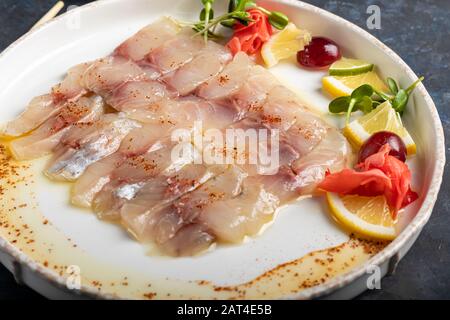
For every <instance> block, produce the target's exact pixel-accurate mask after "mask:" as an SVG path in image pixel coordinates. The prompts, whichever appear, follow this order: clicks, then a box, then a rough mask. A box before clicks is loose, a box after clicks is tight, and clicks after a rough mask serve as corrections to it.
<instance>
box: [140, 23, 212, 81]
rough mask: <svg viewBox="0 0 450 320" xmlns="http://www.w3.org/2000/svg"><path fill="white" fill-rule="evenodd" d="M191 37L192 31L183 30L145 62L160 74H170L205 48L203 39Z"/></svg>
mask: <svg viewBox="0 0 450 320" xmlns="http://www.w3.org/2000/svg"><path fill="white" fill-rule="evenodd" d="M193 35H194V33H193V31H192V30H183V32H181V34H180V35H178V36H177V37H175V38H173V39H170V40H169V41H167V42H166V43H164V44H163V45H162V46H161V47H159V48H157V49H156V50H154V51H153V52H152V53H151V54H150V55H149V56H148V57H147V61H148V62H149V63H150V65H152V66H153V67H154V68H155V69H156V70H158V71H159V72H160V73H161V74H166V73H169V72H172V71H174V70H176V69H178V68H180V67H181V66H183V65H185V64H186V63H189V62H191V61H192V59H194V57H195V56H196V55H197V54H198V53H199V52H201V50H202V49H203V48H204V47H205V42H204V41H203V38H201V37H194V36H193Z"/></svg>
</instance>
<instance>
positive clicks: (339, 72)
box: [329, 58, 374, 76]
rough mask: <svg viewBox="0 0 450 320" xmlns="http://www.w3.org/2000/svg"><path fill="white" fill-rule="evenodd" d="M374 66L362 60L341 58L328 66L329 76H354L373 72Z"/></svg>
mask: <svg viewBox="0 0 450 320" xmlns="http://www.w3.org/2000/svg"><path fill="white" fill-rule="evenodd" d="M373 67H374V65H373V64H372V63H368V62H365V61H362V60H356V59H347V58H342V59H341V60H338V61H336V62H335V63H333V64H332V65H331V66H330V70H329V73H330V76H356V75H358V74H363V73H366V72H370V71H372V70H373Z"/></svg>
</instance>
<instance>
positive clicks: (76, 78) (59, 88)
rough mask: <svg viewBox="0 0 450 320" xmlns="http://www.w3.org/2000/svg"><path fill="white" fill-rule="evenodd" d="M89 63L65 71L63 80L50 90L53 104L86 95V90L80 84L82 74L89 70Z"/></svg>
mask: <svg viewBox="0 0 450 320" xmlns="http://www.w3.org/2000/svg"><path fill="white" fill-rule="evenodd" d="M90 65H91V63H89V62H88V63H81V64H79V65H76V66H74V67H72V68H70V69H69V71H67V76H66V77H65V79H64V80H63V81H62V82H61V83H59V84H57V85H56V86H54V87H53V88H52V95H53V99H54V101H55V103H58V102H61V101H66V100H69V99H72V100H73V99H77V98H79V97H80V96H81V95H83V94H86V90H85V89H84V88H83V86H82V84H81V79H82V77H83V74H84V73H85V72H86V70H87V69H88V68H89V66H90Z"/></svg>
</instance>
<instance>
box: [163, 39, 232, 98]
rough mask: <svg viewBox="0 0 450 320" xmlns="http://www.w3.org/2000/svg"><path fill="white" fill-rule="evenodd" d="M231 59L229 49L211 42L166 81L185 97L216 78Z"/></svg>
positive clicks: (167, 77) (166, 77) (169, 75)
mask: <svg viewBox="0 0 450 320" xmlns="http://www.w3.org/2000/svg"><path fill="white" fill-rule="evenodd" d="M231 58H232V56H231V54H230V52H229V51H228V50H227V49H225V48H224V47H223V46H220V45H218V44H217V43H214V42H211V41H210V42H208V44H207V45H206V46H204V47H203V49H202V50H201V51H200V52H199V53H198V54H197V55H196V56H195V57H194V58H193V59H192V61H191V62H189V63H186V64H185V65H183V66H182V67H179V68H178V69H177V70H176V71H173V72H171V73H170V74H168V75H166V76H165V77H164V81H165V82H166V83H167V84H168V85H169V86H170V87H171V88H174V89H175V90H176V91H177V92H178V93H179V94H180V95H182V96H185V95H187V94H189V93H192V92H193V91H195V89H196V88H197V87H198V86H200V85H201V84H202V83H204V82H206V81H208V80H210V79H211V78H213V77H214V76H216V75H217V74H218V73H219V72H220V71H222V69H223V68H224V66H225V65H226V64H227V63H228V62H229V61H230V60H231Z"/></svg>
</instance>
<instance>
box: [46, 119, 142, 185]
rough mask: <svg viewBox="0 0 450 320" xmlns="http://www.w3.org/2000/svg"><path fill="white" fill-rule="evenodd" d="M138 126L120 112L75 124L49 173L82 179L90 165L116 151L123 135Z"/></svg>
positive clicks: (53, 161) (59, 177)
mask: <svg viewBox="0 0 450 320" xmlns="http://www.w3.org/2000/svg"><path fill="white" fill-rule="evenodd" d="M138 126H139V124H138V123H137V122H135V121H132V120H129V119H127V118H125V117H123V116H121V115H120V114H119V115H116V114H106V115H104V116H103V117H102V118H101V119H99V120H98V121H94V122H90V123H80V124H77V125H74V126H73V127H72V128H71V130H70V131H68V132H67V133H66V134H65V135H64V137H63V138H62V139H61V144H60V145H59V146H58V148H57V149H56V150H55V156H54V157H53V159H52V160H51V161H50V163H49V165H48V167H47V169H46V171H45V174H46V175H47V176H48V177H50V178H51V179H53V180H62V181H74V180H76V179H78V178H79V177H80V176H81V175H82V174H83V172H84V171H85V170H86V168H87V167H88V166H89V165H91V164H92V163H95V162H97V161H99V160H101V159H103V158H105V157H107V156H109V155H111V154H112V153H114V152H116V151H117V150H118V149H119V147H120V143H121V142H122V139H123V138H124V137H125V136H126V135H127V134H128V133H129V132H130V131H131V130H133V129H134V128H136V127H138Z"/></svg>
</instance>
